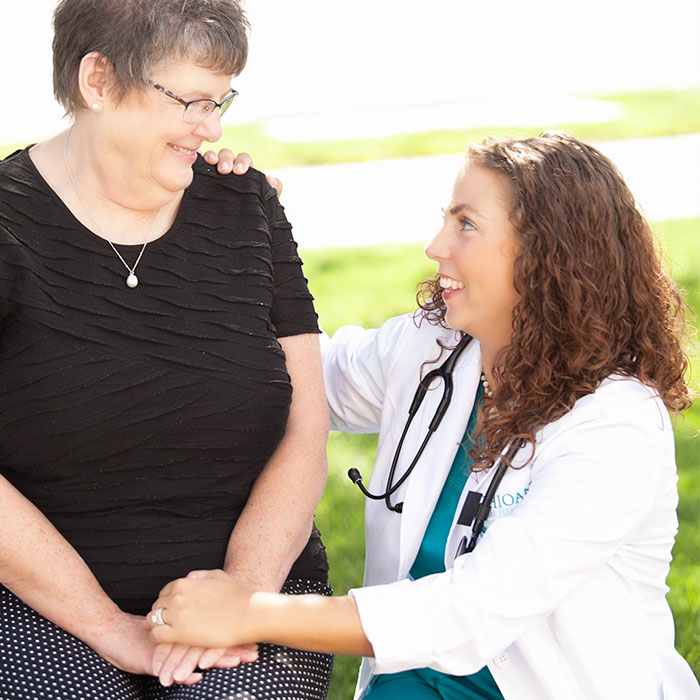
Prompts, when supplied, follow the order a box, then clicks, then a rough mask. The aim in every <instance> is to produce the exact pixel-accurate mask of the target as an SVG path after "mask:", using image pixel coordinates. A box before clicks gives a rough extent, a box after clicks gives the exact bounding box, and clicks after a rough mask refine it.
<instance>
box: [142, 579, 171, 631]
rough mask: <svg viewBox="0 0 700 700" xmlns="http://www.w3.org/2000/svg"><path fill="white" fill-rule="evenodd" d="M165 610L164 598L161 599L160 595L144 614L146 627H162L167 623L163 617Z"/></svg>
mask: <svg viewBox="0 0 700 700" xmlns="http://www.w3.org/2000/svg"><path fill="white" fill-rule="evenodd" d="M168 585H170V584H168ZM166 610H167V608H166V605H165V599H163V598H162V597H161V598H158V600H157V601H156V602H155V603H153V608H152V609H151V612H149V613H148V615H146V625H148V627H150V628H151V629H155V628H156V627H163V625H164V624H167V622H166V619H165V616H166ZM159 611H160V612H159Z"/></svg>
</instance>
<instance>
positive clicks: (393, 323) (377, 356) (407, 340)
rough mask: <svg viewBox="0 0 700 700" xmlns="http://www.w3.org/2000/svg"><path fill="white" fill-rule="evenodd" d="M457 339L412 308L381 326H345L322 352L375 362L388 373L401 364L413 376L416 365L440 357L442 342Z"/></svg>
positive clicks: (348, 359)
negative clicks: (412, 310)
mask: <svg viewBox="0 0 700 700" xmlns="http://www.w3.org/2000/svg"><path fill="white" fill-rule="evenodd" d="M457 340H458V334H457V333H456V332H455V331H453V330H451V329H445V328H442V327H439V326H434V325H431V324H429V323H427V321H425V320H423V319H421V317H420V316H419V315H418V313H417V312H413V313H408V314H403V315H401V316H395V317H393V318H390V319H388V320H387V321H385V322H384V323H383V324H382V325H381V326H380V327H379V328H370V329H367V328H362V327H360V326H343V327H341V328H339V329H338V330H337V331H336V332H335V333H334V335H333V337H332V338H330V339H328V340H326V341H325V342H324V345H323V352H324V357H326V359H327V361H331V362H336V363H337V362H339V361H340V362H341V363H342V362H343V359H342V358H344V360H345V362H348V363H351V362H356V361H357V362H361V363H363V364H366V363H372V364H376V365H380V366H382V367H383V368H384V372H385V373H386V374H388V373H389V372H391V371H392V370H393V369H394V368H395V367H398V368H400V369H402V370H405V371H406V372H407V373H409V374H411V376H412V375H413V373H414V372H415V368H416V366H418V367H420V365H422V364H423V363H424V362H425V361H426V360H427V361H430V360H434V359H437V357H438V356H439V354H440V345H439V344H438V343H439V342H442V343H445V344H451V343H454V342H456V341H457Z"/></svg>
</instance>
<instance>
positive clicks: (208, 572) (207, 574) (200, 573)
mask: <svg viewBox="0 0 700 700" xmlns="http://www.w3.org/2000/svg"><path fill="white" fill-rule="evenodd" d="M222 575H223V576H226V577H228V574H227V573H226V572H225V571H222V570H221V569H195V570H194V571H190V573H189V574H187V578H217V577H220V576H222Z"/></svg>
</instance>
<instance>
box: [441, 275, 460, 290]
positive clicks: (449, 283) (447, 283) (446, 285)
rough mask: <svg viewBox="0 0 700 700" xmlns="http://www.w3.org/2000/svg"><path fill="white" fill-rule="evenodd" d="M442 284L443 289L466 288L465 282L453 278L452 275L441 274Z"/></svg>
mask: <svg viewBox="0 0 700 700" xmlns="http://www.w3.org/2000/svg"><path fill="white" fill-rule="evenodd" d="M440 286H441V287H442V288H443V289H453V290H456V289H464V283H463V282H458V281H457V280H453V279H452V278H451V277H443V276H442V275H440Z"/></svg>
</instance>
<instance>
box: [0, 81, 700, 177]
mask: <svg viewBox="0 0 700 700" xmlns="http://www.w3.org/2000/svg"><path fill="white" fill-rule="evenodd" d="M596 99H600V100H603V101H608V102H615V103H617V104H619V105H621V107H622V108H623V110H624V115H623V117H622V118H621V119H618V120H614V121H605V122H596V123H591V124H585V123H583V124H582V123H575V122H574V123H556V124H555V123H543V124H541V125H538V126H537V127H529V128H522V127H521V125H519V124H517V123H513V124H512V125H508V126H504V127H499V128H497V129H494V128H493V127H488V126H484V127H479V128H472V129H464V130H438V131H428V132H423V133H414V134H402V135H397V136H387V137H384V138H377V139H344V140H338V141H315V142H310V143H309V142H287V141H279V140H277V139H274V138H272V137H270V136H268V135H267V134H265V131H264V129H263V128H262V127H261V126H259V125H255V124H244V125H238V126H227V127H226V128H225V129H224V136H223V138H222V139H221V141H220V142H219V143H218V144H217V147H219V146H227V147H229V148H231V149H232V150H234V151H248V153H251V154H253V156H254V158H255V162H256V165H257V167H259V168H260V169H262V170H269V169H271V168H281V167H286V166H290V165H318V164H322V163H342V162H349V161H365V160H376V159H377V158H400V157H404V156H407V157H409V156H419V155H435V154H439V153H459V152H461V151H463V150H464V148H465V146H466V145H467V144H468V143H470V142H472V141H480V140H481V139H482V138H483V137H484V136H488V135H494V136H498V135H511V134H518V135H536V134H538V133H539V132H540V131H542V130H543V129H564V130H566V131H569V132H570V133H572V134H573V135H574V136H577V137H578V138H581V139H583V140H586V141H604V140H609V139H627V138H636V137H650V136H666V135H670V134H690V133H697V132H700V90H698V89H695V90H675V91H651V92H634V93H621V94H614V95H605V96H601V97H598V98H596ZM234 109H235V107H234ZM25 145H26V143H21V144H6V145H4V146H0V158H3V157H4V156H6V155H7V154H9V153H12V151H14V150H16V149H17V148H22V147H23V146H25Z"/></svg>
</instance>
